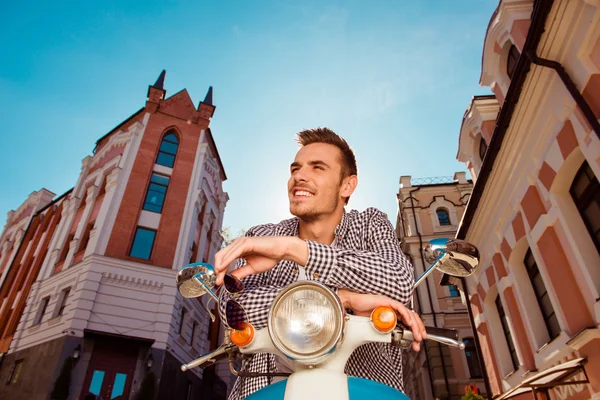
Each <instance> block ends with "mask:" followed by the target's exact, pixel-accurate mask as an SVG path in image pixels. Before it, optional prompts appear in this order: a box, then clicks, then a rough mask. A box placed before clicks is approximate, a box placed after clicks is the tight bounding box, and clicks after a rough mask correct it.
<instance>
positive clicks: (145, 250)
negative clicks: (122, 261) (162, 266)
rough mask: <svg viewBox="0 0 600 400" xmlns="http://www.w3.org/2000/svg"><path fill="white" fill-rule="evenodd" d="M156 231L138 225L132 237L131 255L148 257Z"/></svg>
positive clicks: (147, 258) (146, 258)
mask: <svg viewBox="0 0 600 400" xmlns="http://www.w3.org/2000/svg"><path fill="white" fill-rule="evenodd" d="M155 236H156V231H153V230H151V229H146V228H142V227H139V226H138V228H137V229H136V231H135V237H134V238H133V246H131V252H130V253H129V255H130V256H131V257H136V258H143V259H144V260H149V259H150V254H152V246H154V237H155Z"/></svg>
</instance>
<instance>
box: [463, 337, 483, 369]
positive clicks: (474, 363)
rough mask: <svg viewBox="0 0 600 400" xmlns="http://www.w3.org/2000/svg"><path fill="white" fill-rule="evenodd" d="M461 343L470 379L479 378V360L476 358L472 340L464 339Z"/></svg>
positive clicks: (475, 349)
mask: <svg viewBox="0 0 600 400" xmlns="http://www.w3.org/2000/svg"><path fill="white" fill-rule="evenodd" d="M463 342H464V344H465V356H466V357H467V364H468V366H469V373H470V374H471V379H475V378H481V377H482V375H481V366H480V365H479V358H478V357H477V348H476V347H475V340H473V338H465V339H464V340H463Z"/></svg>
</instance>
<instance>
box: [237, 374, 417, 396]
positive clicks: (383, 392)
mask: <svg viewBox="0 0 600 400" xmlns="http://www.w3.org/2000/svg"><path fill="white" fill-rule="evenodd" d="M286 384H287V379H285V380H283V381H280V382H277V383H274V384H272V385H269V386H267V387H266V388H263V389H261V390H259V391H257V392H254V393H252V394H251V395H250V396H248V397H246V399H248V400H281V399H283V397H284V395H285V386H286ZM348 390H349V391H350V400H363V399H368V398H375V399H383V398H385V399H387V400H410V399H409V398H408V396H406V395H405V394H404V393H402V392H399V391H398V390H396V389H394V388H392V387H389V386H386V385H384V384H382V383H379V382H375V381H371V380H369V379H362V378H356V377H353V376H350V377H348Z"/></svg>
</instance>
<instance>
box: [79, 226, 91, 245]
mask: <svg viewBox="0 0 600 400" xmlns="http://www.w3.org/2000/svg"><path fill="white" fill-rule="evenodd" d="M93 228H94V223H93V222H90V223H89V224H87V226H86V227H85V231H84V232H83V236H82V237H81V242H80V243H79V251H83V250H85V249H86V248H87V245H88V243H89V242H90V232H91V231H92V229H93Z"/></svg>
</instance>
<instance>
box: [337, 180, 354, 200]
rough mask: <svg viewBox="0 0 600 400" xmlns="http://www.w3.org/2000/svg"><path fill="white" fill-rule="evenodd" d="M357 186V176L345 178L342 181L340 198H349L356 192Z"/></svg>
mask: <svg viewBox="0 0 600 400" xmlns="http://www.w3.org/2000/svg"><path fill="white" fill-rule="evenodd" d="M357 186H358V176H356V175H350V176H347V177H345V178H344V179H343V180H342V188H341V189H340V195H341V196H342V197H346V198H348V197H350V196H351V195H352V193H354V191H355V190H356V187H357Z"/></svg>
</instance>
